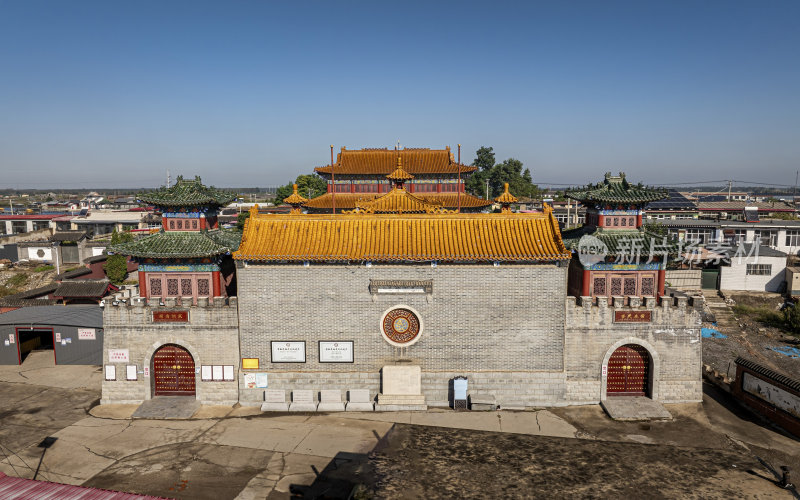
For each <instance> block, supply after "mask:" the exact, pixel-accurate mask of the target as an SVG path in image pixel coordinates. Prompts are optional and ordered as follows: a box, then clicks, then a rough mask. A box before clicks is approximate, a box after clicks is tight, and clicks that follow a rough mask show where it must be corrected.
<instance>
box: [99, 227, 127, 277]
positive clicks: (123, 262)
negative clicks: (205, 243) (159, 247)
mask: <svg viewBox="0 0 800 500" xmlns="http://www.w3.org/2000/svg"><path fill="white" fill-rule="evenodd" d="M131 241H133V234H131V232H130V231H125V232H123V233H119V232H117V230H116V229H115V230H114V232H113V233H111V244H112V245H117V244H119V243H128V242H131ZM103 270H104V271H105V272H106V276H108V279H109V280H110V281H111V282H112V283H114V284H115V285H121V284H122V283H123V282H124V281H125V277H126V276H127V275H128V258H127V257H125V256H124V255H120V254H114V255H109V256H108V258H107V259H106V263H105V264H103Z"/></svg>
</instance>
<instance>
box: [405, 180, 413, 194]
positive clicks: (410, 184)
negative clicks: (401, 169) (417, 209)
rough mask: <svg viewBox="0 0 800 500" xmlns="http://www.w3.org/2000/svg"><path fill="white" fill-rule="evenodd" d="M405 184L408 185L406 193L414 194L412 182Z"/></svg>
mask: <svg viewBox="0 0 800 500" xmlns="http://www.w3.org/2000/svg"><path fill="white" fill-rule="evenodd" d="M406 184H408V192H409V193H413V192H414V183H413V182H407V183H406Z"/></svg>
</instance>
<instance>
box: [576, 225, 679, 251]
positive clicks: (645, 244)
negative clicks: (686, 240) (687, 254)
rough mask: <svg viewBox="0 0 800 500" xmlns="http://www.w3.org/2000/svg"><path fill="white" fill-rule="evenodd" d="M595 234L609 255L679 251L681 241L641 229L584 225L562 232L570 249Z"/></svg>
mask: <svg viewBox="0 0 800 500" xmlns="http://www.w3.org/2000/svg"><path fill="white" fill-rule="evenodd" d="M587 235H588V236H594V237H595V238H597V239H598V240H600V241H601V242H602V243H603V244H604V245H605V246H606V248H607V249H608V252H607V254H608V255H631V254H636V253H638V254H639V255H641V256H643V257H647V256H648V255H651V253H652V255H653V256H658V255H664V253H665V252H666V253H667V254H670V255H674V254H677V253H678V250H679V248H680V246H679V245H680V242H679V241H678V240H676V239H674V238H672V239H670V238H668V237H666V236H662V235H658V234H655V233H650V232H647V231H639V230H635V229H634V230H625V229H621V230H620V229H606V230H604V229H603V228H598V227H595V226H583V227H579V228H576V229H571V230H569V231H564V232H563V233H561V237H562V239H563V240H564V246H566V247H567V249H568V250H578V245H579V243H580V240H581V238H582V237H584V236H587Z"/></svg>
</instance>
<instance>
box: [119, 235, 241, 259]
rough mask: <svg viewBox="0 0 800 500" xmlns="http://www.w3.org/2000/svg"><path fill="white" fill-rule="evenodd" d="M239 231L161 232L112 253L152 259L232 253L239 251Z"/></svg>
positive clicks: (123, 244) (120, 245)
mask: <svg viewBox="0 0 800 500" xmlns="http://www.w3.org/2000/svg"><path fill="white" fill-rule="evenodd" d="M241 241H242V233H240V232H238V231H200V232H186V231H162V232H160V233H156V234H154V235H152V236H147V237H144V238H142V239H140V240H136V241H132V242H130V243H121V244H119V245H114V246H113V247H109V249H108V251H109V253H118V254H121V255H130V256H131V257H140V258H153V259H190V258H198V257H213V256H215V255H222V254H229V253H233V252H235V251H236V250H238V249H239V243H241Z"/></svg>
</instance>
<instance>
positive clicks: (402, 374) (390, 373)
mask: <svg viewBox="0 0 800 500" xmlns="http://www.w3.org/2000/svg"><path fill="white" fill-rule="evenodd" d="M381 386H382V387H383V391H382V392H381V393H380V394H378V404H377V405H376V406H375V411H400V410H421V411H425V410H427V409H428V405H426V404H425V396H423V395H422V369H421V368H420V367H419V366H415V365H387V366H384V367H383V369H381Z"/></svg>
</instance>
